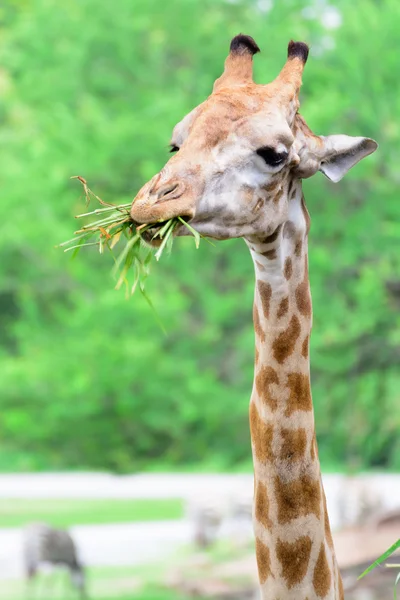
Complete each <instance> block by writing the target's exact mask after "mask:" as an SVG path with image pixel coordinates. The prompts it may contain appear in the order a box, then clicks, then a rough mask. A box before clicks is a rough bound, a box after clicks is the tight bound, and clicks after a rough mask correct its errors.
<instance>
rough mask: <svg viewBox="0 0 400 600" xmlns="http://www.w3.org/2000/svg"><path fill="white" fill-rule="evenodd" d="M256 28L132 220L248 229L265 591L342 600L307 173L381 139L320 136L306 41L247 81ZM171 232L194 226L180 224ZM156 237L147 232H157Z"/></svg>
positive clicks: (272, 597)
mask: <svg viewBox="0 0 400 600" xmlns="http://www.w3.org/2000/svg"><path fill="white" fill-rule="evenodd" d="M258 51H259V48H258V46H257V44H256V43H255V41H254V40H253V39H252V38H250V37H249V36H244V35H242V34H241V35H239V36H236V37H235V38H234V39H233V40H232V42H231V46H230V52H229V55H228V57H227V59H226V61H225V68H224V72H223V74H222V75H221V77H219V79H217V80H216V82H215V83H214V88H213V92H212V94H211V95H210V96H209V97H208V98H207V99H206V100H205V101H204V102H203V103H202V104H200V105H199V106H197V107H196V108H195V109H194V110H192V112H190V113H189V114H188V115H187V116H186V117H185V118H184V119H183V120H182V121H181V122H180V123H178V125H176V127H175V129H174V131H173V134H172V139H171V146H172V148H173V149H174V150H176V152H175V153H174V154H173V156H172V157H171V159H170V160H169V161H168V162H167V164H166V165H165V167H164V168H163V169H162V170H161V171H160V172H159V173H158V174H157V175H155V176H154V177H153V178H152V179H151V180H150V181H149V182H148V183H147V184H146V185H145V186H144V187H143V188H142V189H141V190H140V191H139V193H138V195H137V197H136V198H135V200H134V202H133V204H132V209H131V215H132V218H133V220H134V221H135V222H137V223H154V224H155V226H157V224H158V223H160V222H162V221H165V220H168V219H170V218H173V217H177V216H180V217H184V218H185V219H188V220H190V224H191V225H192V227H194V228H195V229H196V230H197V231H198V232H199V233H200V234H202V235H204V236H207V237H210V238H213V239H217V240H224V239H229V238H239V237H241V238H244V240H245V242H246V244H247V246H248V247H249V250H250V253H251V255H252V257H253V261H254V268H255V274H256V288H255V298H254V307H253V315H254V329H255V339H256V360H255V377H254V386H253V392H252V396H251V401H250V429H251V438H252V448H253V461H254V472H255V494H254V531H255V537H256V556H257V563H258V570H259V578H260V584H261V594H262V598H263V600H266V599H268V600H317V599H321V598H324V599H329V600H340V599H342V598H343V586H342V581H341V577H340V573H339V570H338V566H337V562H336V557H335V552H334V547H333V543H332V537H331V532H330V527H329V519H328V514H327V509H326V500H325V495H324V490H323V486H322V481H321V474H320V465H319V460H318V452H317V443H316V438H315V427H314V415H313V407H312V399H311V388H310V372H309V339H310V332H311V325H312V307H311V295H310V289H309V280H308V249H307V238H308V232H309V228H310V217H309V214H308V211H307V208H306V205H305V201H304V197H303V194H302V185H301V180H302V179H304V178H307V177H310V176H311V175H314V174H315V173H316V172H317V171H321V172H322V173H324V175H325V176H326V177H328V178H329V179H331V180H332V181H334V182H336V181H339V180H340V179H341V178H342V177H343V176H344V175H345V174H346V173H347V171H348V170H349V169H350V168H351V167H353V166H354V165H355V164H356V163H357V162H359V161H360V160H361V159H362V158H364V157H365V156H367V155H369V154H371V153H372V152H374V151H375V150H376V148H377V144H376V142H375V141H374V140H371V139H370V138H365V137H350V136H346V135H330V136H317V135H315V134H314V133H312V131H311V130H310V129H309V127H308V126H307V125H306V123H305V121H304V119H303V118H302V117H301V116H300V115H299V113H298V109H299V99H298V95H299V90H300V86H301V83H302V73H303V69H304V65H305V63H306V61H307V57H308V46H307V45H306V44H304V43H302V42H293V41H291V42H290V43H289V47H288V57H287V61H286V63H285V65H284V66H283V68H282V70H281V72H280V74H279V75H278V77H277V78H276V79H275V80H274V81H272V82H271V83H269V84H267V85H259V84H256V83H254V82H253V77H252V61H253V55H254V54H256V53H257V52H258ZM175 235H178V236H180V235H188V230H187V228H186V227H185V226H183V225H182V226H181V227H177V229H176V230H175ZM149 241H150V240H149Z"/></svg>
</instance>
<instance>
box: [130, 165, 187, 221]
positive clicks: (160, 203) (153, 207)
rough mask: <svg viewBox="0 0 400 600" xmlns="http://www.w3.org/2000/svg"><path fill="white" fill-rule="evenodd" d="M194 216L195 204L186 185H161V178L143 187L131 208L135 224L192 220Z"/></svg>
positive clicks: (174, 182)
mask: <svg viewBox="0 0 400 600" xmlns="http://www.w3.org/2000/svg"><path fill="white" fill-rule="evenodd" d="M194 214H195V206H194V202H192V200H191V195H190V194H189V193H188V189H187V186H186V185H185V183H184V182H182V181H166V182H163V183H162V184H161V185H160V177H159V176H155V177H153V179H151V180H150V181H149V182H148V183H146V185H144V186H143V187H142V189H141V190H140V191H139V193H138V195H137V196H136V198H135V199H134V201H133V203H132V208H131V217H132V219H133V220H134V221H135V223H160V222H162V221H168V219H173V218H174V217H185V218H186V219H192V218H193V217H194Z"/></svg>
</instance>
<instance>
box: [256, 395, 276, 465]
mask: <svg viewBox="0 0 400 600" xmlns="http://www.w3.org/2000/svg"><path fill="white" fill-rule="evenodd" d="M250 433H251V439H252V441H253V445H254V452H255V455H256V457H257V458H258V460H260V461H261V462H264V463H265V462H267V461H272V460H273V458H274V454H273V452H272V438H273V435H274V429H273V427H272V425H270V424H267V423H264V421H263V420H262V419H261V417H260V415H259V414H258V410H257V407H256V405H255V403H254V402H251V403H250Z"/></svg>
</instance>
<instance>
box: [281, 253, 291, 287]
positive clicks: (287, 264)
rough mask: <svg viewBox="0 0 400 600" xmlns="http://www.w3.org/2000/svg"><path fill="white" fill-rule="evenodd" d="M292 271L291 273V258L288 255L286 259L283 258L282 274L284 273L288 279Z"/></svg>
mask: <svg viewBox="0 0 400 600" xmlns="http://www.w3.org/2000/svg"><path fill="white" fill-rule="evenodd" d="M292 273H293V266H292V259H291V258H290V256H288V257H287V259H286V260H285V266H284V268H283V274H284V276H285V278H286V279H287V280H288V281H289V279H290V278H291V276H292Z"/></svg>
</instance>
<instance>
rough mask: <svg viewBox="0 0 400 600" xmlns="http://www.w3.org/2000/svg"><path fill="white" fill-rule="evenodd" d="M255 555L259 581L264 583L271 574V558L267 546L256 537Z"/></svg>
mask: <svg viewBox="0 0 400 600" xmlns="http://www.w3.org/2000/svg"><path fill="white" fill-rule="evenodd" d="M256 557H257V567H258V575H259V578H260V583H265V582H266V581H267V579H268V577H269V576H270V575H272V571H271V558H270V555H269V548H268V547H267V546H266V545H265V544H263V542H262V541H261V540H259V539H258V538H257V539H256Z"/></svg>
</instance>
